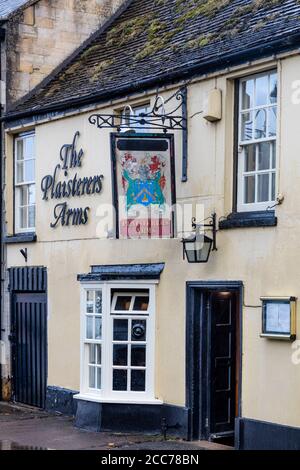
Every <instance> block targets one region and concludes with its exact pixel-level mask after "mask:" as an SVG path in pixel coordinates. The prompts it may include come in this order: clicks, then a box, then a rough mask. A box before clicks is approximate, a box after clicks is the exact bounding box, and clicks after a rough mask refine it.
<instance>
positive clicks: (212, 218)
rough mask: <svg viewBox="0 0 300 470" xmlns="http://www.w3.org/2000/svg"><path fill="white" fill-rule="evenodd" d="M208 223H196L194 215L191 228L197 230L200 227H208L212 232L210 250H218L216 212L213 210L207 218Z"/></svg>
mask: <svg viewBox="0 0 300 470" xmlns="http://www.w3.org/2000/svg"><path fill="white" fill-rule="evenodd" d="M206 220H209V221H210V223H209V224H197V223H196V217H193V218H192V228H193V230H197V229H200V228H204V229H210V230H211V231H212V234H213V245H212V251H218V248H217V214H216V213H215V212H214V213H213V214H212V215H211V216H210V217H209V218H208V219H206Z"/></svg>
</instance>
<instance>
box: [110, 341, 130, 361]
mask: <svg viewBox="0 0 300 470" xmlns="http://www.w3.org/2000/svg"><path fill="white" fill-rule="evenodd" d="M127 357H128V346H127V344H114V351H113V365H114V366H127V365H128V360H127Z"/></svg>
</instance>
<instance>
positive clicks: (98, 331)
mask: <svg viewBox="0 0 300 470" xmlns="http://www.w3.org/2000/svg"><path fill="white" fill-rule="evenodd" d="M95 339H102V318H101V317H96V318H95Z"/></svg>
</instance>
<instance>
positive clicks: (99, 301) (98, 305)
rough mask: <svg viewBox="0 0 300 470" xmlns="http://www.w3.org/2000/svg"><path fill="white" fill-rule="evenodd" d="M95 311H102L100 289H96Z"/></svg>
mask: <svg viewBox="0 0 300 470" xmlns="http://www.w3.org/2000/svg"><path fill="white" fill-rule="evenodd" d="M95 300H96V313H98V314H100V313H102V291H101V290H97V291H96V299H95Z"/></svg>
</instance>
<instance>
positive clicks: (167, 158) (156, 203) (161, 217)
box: [111, 134, 175, 238]
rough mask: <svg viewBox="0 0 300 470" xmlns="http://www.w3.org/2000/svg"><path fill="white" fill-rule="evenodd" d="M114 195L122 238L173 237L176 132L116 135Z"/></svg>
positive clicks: (119, 233) (118, 228) (118, 234)
mask: <svg viewBox="0 0 300 470" xmlns="http://www.w3.org/2000/svg"><path fill="white" fill-rule="evenodd" d="M111 136H112V137H111V138H112V165H113V172H112V174H113V180H114V181H113V197H114V205H115V210H116V215H117V236H118V237H119V238H170V237H172V236H173V235H174V234H173V227H174V223H173V207H172V206H173V205H174V204H175V169H174V141H173V135H168V134H127V135H126V134H112V135H111Z"/></svg>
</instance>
